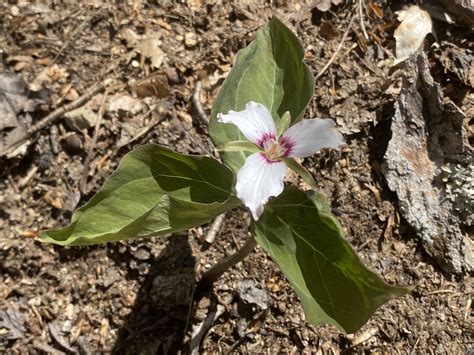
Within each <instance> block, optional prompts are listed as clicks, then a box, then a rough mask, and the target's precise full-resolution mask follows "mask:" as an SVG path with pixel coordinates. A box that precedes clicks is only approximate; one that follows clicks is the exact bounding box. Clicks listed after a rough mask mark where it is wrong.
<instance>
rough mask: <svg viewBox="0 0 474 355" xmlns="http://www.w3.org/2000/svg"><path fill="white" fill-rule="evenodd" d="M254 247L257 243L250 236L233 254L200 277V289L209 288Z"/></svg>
mask: <svg viewBox="0 0 474 355" xmlns="http://www.w3.org/2000/svg"><path fill="white" fill-rule="evenodd" d="M256 245H257V242H256V241H255V238H254V237H253V236H251V237H250V238H249V239H247V241H246V242H245V244H244V245H243V246H242V247H241V248H240V249H239V250H237V251H236V252H235V253H234V254H232V255H229V256H228V257H226V258H224V259H222V260H221V261H219V262H218V263H217V264H216V265H214V266H213V267H212V268H210V269H209V270H207V271H206V272H205V273H204V274H203V275H202V277H201V281H200V282H199V283H200V285H201V286H202V287H209V286H211V285H212V284H213V283H214V282H215V281H216V280H217V279H218V278H219V277H220V276H221V275H222V274H223V273H224V272H226V271H227V270H228V269H229V268H231V267H232V266H234V265H235V264H237V263H238V262H240V261H242V260H243V259H244V258H245V257H246V256H247V255H249V254H250V253H251V252H252V250H253V249H254V248H255V246H256Z"/></svg>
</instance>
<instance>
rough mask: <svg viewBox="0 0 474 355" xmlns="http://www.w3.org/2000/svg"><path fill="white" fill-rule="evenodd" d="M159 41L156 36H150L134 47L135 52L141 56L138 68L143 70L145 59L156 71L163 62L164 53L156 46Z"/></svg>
mask: <svg viewBox="0 0 474 355" xmlns="http://www.w3.org/2000/svg"><path fill="white" fill-rule="evenodd" d="M158 44H159V39H158V36H156V35H150V36H147V37H145V38H144V39H142V40H141V42H140V43H139V44H138V45H137V46H136V51H137V52H138V53H140V54H141V60H140V66H141V67H142V68H143V64H144V61H145V58H149V59H150V61H151V65H152V66H153V67H154V68H155V69H158V68H159V67H160V66H161V64H162V63H163V60H164V59H165V53H164V52H163V51H162V50H161V48H160V47H159V46H158Z"/></svg>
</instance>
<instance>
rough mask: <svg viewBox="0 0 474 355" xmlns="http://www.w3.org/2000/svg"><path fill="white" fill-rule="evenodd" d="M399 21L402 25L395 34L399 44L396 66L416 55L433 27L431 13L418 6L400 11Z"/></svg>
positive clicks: (397, 45) (397, 44)
mask: <svg viewBox="0 0 474 355" xmlns="http://www.w3.org/2000/svg"><path fill="white" fill-rule="evenodd" d="M398 20H399V21H401V24H400V25H399V26H398V28H397V29H396V30H395V34H394V37H395V40H396V42H397V43H396V48H395V50H396V58H397V59H396V60H395V63H394V65H396V64H398V63H400V62H403V61H404V60H406V59H407V58H408V57H409V56H410V55H411V54H412V53H415V52H416V51H417V50H418V48H420V46H421V45H422V44H423V41H424V39H425V37H426V35H427V34H428V33H430V32H431V31H432V27H433V24H432V22H431V17H430V15H429V13H428V12H427V11H425V10H422V9H421V8H419V7H418V6H416V5H413V6H410V7H409V8H408V9H406V10H401V11H399V12H398Z"/></svg>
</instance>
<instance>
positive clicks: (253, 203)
mask: <svg viewBox="0 0 474 355" xmlns="http://www.w3.org/2000/svg"><path fill="white" fill-rule="evenodd" d="M217 119H218V121H219V122H221V123H232V124H234V125H236V126H237V127H238V128H239V130H240V131H241V132H242V134H243V135H244V136H245V138H247V139H248V140H249V141H251V142H252V143H254V144H255V145H256V146H257V147H258V148H259V151H258V152H257V153H254V154H252V155H249V156H248V157H247V159H246V160H245V163H244V165H243V166H242V168H240V170H239V171H238V173H237V183H236V186H235V189H236V191H237V197H238V198H239V199H240V200H241V201H242V202H243V203H244V204H245V206H247V207H248V208H249V209H250V211H251V212H252V216H253V218H254V219H255V220H258V219H259V218H260V216H261V214H262V213H263V209H264V206H265V204H266V203H267V202H268V199H269V198H270V197H271V196H278V195H279V194H280V193H281V192H282V191H283V187H284V186H283V178H284V177H285V174H286V169H287V165H286V163H285V162H284V159H285V158H304V157H308V156H311V155H313V154H314V153H316V152H317V151H318V150H320V149H322V148H338V147H340V146H341V145H343V144H344V141H343V138H342V135H341V134H340V133H339V132H338V131H337V130H336V129H335V127H334V126H335V124H334V122H333V121H332V120H331V119H308V120H303V121H301V122H299V123H296V124H295V125H293V126H291V127H290V128H288V129H287V130H286V131H285V132H284V133H283V134H282V135H281V136H278V134H277V128H276V126H275V122H274V121H273V118H272V115H271V114H270V112H269V111H268V109H267V108H266V107H265V106H263V105H262V104H259V103H256V102H253V101H250V102H249V103H247V105H246V106H245V109H244V110H242V111H239V112H236V111H229V112H228V113H227V114H222V113H219V114H218V115H217Z"/></svg>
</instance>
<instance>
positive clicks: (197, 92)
mask: <svg viewBox="0 0 474 355" xmlns="http://www.w3.org/2000/svg"><path fill="white" fill-rule="evenodd" d="M201 87H202V83H201V82H200V81H198V82H197V83H196V86H195V88H194V93H193V97H192V102H193V105H194V108H195V109H196V112H197V114H198V117H199V119H200V120H201V122H202V123H203V124H205V125H206V126H207V125H208V124H209V116H207V114H206V112H205V111H204V108H203V107H202V103H201Z"/></svg>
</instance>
